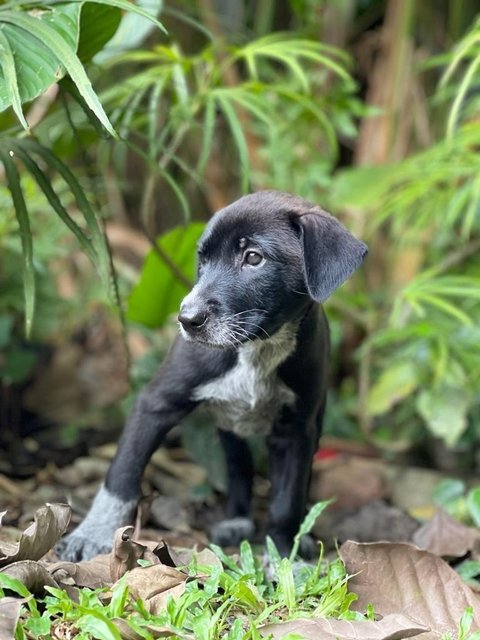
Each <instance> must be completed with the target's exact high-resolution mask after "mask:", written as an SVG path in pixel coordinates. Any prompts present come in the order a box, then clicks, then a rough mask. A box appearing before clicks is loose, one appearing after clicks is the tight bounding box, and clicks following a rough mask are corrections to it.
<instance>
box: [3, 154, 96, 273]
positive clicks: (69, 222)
mask: <svg viewBox="0 0 480 640" xmlns="http://www.w3.org/2000/svg"><path fill="white" fill-rule="evenodd" d="M12 149H13V150H14V152H15V155H17V156H18V157H19V158H20V159H21V160H22V162H23V164H24V165H25V167H26V168H27V169H28V171H29V172H30V173H31V174H32V176H33V177H34V178H35V180H36V182H37V184H38V186H39V187H40V189H41V190H42V191H43V193H44V194H45V197H46V198H47V200H48V202H49V203H50V205H51V206H52V208H53V209H54V210H55V212H56V213H57V214H58V216H59V218H60V219H61V220H62V222H63V223H64V224H65V225H66V226H67V227H68V228H69V229H70V231H71V232H72V233H73V234H74V235H75V237H76V238H77V240H78V242H79V244H80V246H81V247H82V249H83V251H84V252H85V253H86V254H87V256H88V257H89V258H90V260H91V261H92V263H93V264H95V263H96V262H97V254H96V252H95V248H94V246H93V244H92V242H91V240H90V239H89V238H88V237H87V236H86V235H85V233H84V232H83V229H81V227H79V226H78V224H77V223H76V222H75V220H73V218H71V217H70V215H69V214H68V211H67V210H66V209H65V207H64V206H63V205H62V203H61V202H60V199H59V197H58V196H57V194H56V193H55V191H54V190H53V189H52V186H51V184H50V181H49V179H48V178H47V176H46V175H45V173H44V172H43V171H42V170H41V169H40V167H39V166H38V164H37V163H36V162H35V161H34V160H33V159H32V158H31V157H30V156H29V155H28V153H26V152H25V150H24V149H22V147H21V146H20V145H19V144H15V143H12Z"/></svg>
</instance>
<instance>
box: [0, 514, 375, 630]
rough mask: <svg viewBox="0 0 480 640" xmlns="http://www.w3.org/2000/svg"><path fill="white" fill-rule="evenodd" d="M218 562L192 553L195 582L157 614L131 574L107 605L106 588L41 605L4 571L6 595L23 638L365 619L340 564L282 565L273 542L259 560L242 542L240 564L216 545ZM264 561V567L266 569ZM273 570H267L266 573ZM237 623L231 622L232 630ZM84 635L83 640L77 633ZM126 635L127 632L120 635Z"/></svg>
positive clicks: (62, 595) (61, 594)
mask: <svg viewBox="0 0 480 640" xmlns="http://www.w3.org/2000/svg"><path fill="white" fill-rule="evenodd" d="M328 504H329V502H324V503H319V504H317V505H315V507H314V508H313V509H312V511H311V512H310V513H309V515H308V516H307V518H306V519H305V521H304V523H303V525H302V527H301V530H300V532H299V534H298V536H297V539H296V543H298V540H299V538H300V536H301V535H302V534H304V533H308V532H309V530H310V529H311V527H312V526H313V524H314V522H315V520H316V518H317V517H318V516H319V515H320V514H321V512H322V511H323V510H324V509H325V507H326V506H327V505H328ZM213 549H214V551H215V554H216V556H217V562H216V563H213V564H208V565H202V564H201V563H200V562H199V561H198V560H197V556H196V555H195V554H194V555H193V558H192V560H191V562H190V564H189V565H188V566H187V567H185V571H186V572H187V573H188V575H189V577H190V579H189V581H188V582H187V585H186V589H185V593H184V594H183V595H181V596H180V597H178V598H176V599H173V598H172V597H170V598H169V599H168V600H167V603H166V606H165V608H164V610H163V611H161V612H159V613H158V614H151V613H149V611H148V610H147V608H146V606H145V604H144V603H143V602H142V601H141V600H134V599H133V598H132V597H131V595H130V594H129V593H128V588H127V586H126V583H125V579H126V576H125V577H124V578H122V579H121V580H120V581H118V582H117V583H116V584H115V585H114V587H113V589H112V596H111V598H109V599H106V598H105V597H104V594H105V591H106V590H101V589H97V590H91V589H86V588H83V589H79V590H78V599H75V600H74V599H71V598H70V596H69V595H68V594H67V593H66V592H65V591H62V590H60V589H56V588H52V587H46V591H47V592H48V595H47V596H46V597H45V598H44V599H43V600H40V601H39V602H38V604H37V602H36V601H35V599H34V598H33V596H32V595H31V594H30V593H29V592H28V590H27V589H26V588H25V586H24V585H22V584H21V583H20V582H18V581H17V580H14V579H12V578H9V577H8V576H5V575H4V574H1V573H0V589H1V590H3V591H0V596H3V595H4V594H5V590H9V591H10V592H12V591H13V592H14V593H16V594H18V595H20V596H22V597H24V598H26V599H27V600H26V603H25V605H24V606H23V608H22V610H23V611H22V615H21V620H20V622H19V624H18V627H17V637H18V638H22V637H24V636H23V634H24V633H25V632H27V633H28V635H29V637H33V638H40V637H42V636H45V635H49V634H50V635H55V630H56V629H57V628H59V627H63V628H71V630H72V632H74V633H75V634H76V637H78V638H81V639H85V640H86V639H87V638H106V639H108V640H119V638H120V637H121V635H120V630H119V626H118V625H119V619H122V620H123V621H124V627H123V629H124V631H125V629H128V632H129V633H136V634H138V635H139V636H140V637H142V638H147V639H149V638H152V637H154V636H155V632H156V631H157V630H159V629H163V630H164V631H165V632H168V633H169V634H171V635H172V636H173V637H179V638H184V637H191V636H192V634H193V636H194V637H197V638H204V639H206V640H207V639H208V640H216V639H217V638H230V639H231V640H234V639H235V638H242V639H243V640H250V639H251V640H256V639H257V638H259V637H260V635H259V630H258V629H259V627H260V626H262V625H264V624H268V623H273V622H281V621H284V620H287V619H293V618H298V617H302V618H305V617H336V618H340V619H346V620H364V619H367V618H365V617H364V616H362V615H360V614H358V613H354V612H352V611H350V605H351V604H352V602H353V601H354V600H355V599H356V596H355V595H354V594H352V593H349V592H348V588H347V587H348V576H347V574H346V572H345V567H344V565H343V563H342V562H341V561H340V560H339V559H337V560H334V561H332V562H327V561H326V560H325V559H324V558H323V556H322V554H321V553H320V557H319V559H318V561H317V563H316V564H312V565H310V564H306V563H298V562H297V559H296V557H294V555H293V554H294V552H295V549H294V550H293V551H292V555H291V557H290V558H283V559H280V557H279V554H278V551H277V550H276V548H275V546H274V544H273V542H272V541H271V540H269V542H268V557H267V558H266V559H265V558H264V561H263V562H261V561H260V560H259V559H258V558H257V557H256V556H255V554H254V552H253V550H252V547H251V545H250V544H249V543H248V542H243V543H242V545H241V547H240V555H239V557H238V559H237V560H234V559H233V558H231V557H230V556H228V555H226V554H225V553H224V552H223V551H222V550H221V549H220V548H217V547H213ZM265 560H266V565H265ZM266 566H267V569H268V570H267V571H266V569H265V567H266ZM232 621H233V624H232ZM77 634H78V635H77ZM122 635H123V634H122Z"/></svg>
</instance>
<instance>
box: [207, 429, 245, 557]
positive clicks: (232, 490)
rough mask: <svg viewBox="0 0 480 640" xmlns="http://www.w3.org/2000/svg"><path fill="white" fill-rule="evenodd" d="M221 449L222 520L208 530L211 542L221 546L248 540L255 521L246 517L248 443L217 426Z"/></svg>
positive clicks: (233, 544)
mask: <svg viewBox="0 0 480 640" xmlns="http://www.w3.org/2000/svg"><path fill="white" fill-rule="evenodd" d="M220 441H221V443H222V445H223V448H224V451H225V462H226V467H227V478H228V499H227V504H226V508H225V515H226V518H225V520H221V521H220V522H217V523H216V524H215V525H214V526H213V527H212V529H211V531H210V538H211V540H212V542H214V543H215V544H218V545H220V546H223V547H230V546H236V545H238V544H239V543H240V542H241V541H242V540H251V539H252V538H253V535H254V533H255V525H254V523H253V521H252V520H251V519H250V503H251V498H252V485H253V471H254V470H253V461H252V454H251V451H250V447H249V446H248V443H247V442H246V441H245V440H243V439H242V438H239V437H238V436H236V435H235V434H234V433H231V432H230V431H223V430H220Z"/></svg>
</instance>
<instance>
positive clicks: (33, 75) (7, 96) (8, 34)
mask: <svg viewBox="0 0 480 640" xmlns="http://www.w3.org/2000/svg"><path fill="white" fill-rule="evenodd" d="M81 8H82V5H81V4H80V3H72V4H58V5H55V6H52V7H49V8H48V9H47V10H45V11H43V12H37V13H36V14H35V15H36V17H35V18H32V17H31V16H29V15H28V14H27V13H24V12H19V11H15V12H14V11H7V10H5V9H3V10H1V11H0V31H1V33H2V34H3V37H4V39H6V40H7V42H8V45H9V46H10V49H11V51H12V52H13V57H14V62H15V69H16V76H17V77H16V80H17V84H18V92H19V97H20V100H21V102H22V103H23V102H28V101H29V100H32V99H33V98H35V97H37V96H38V95H40V93H42V92H43V91H45V89H46V88H47V87H49V86H50V85H52V84H54V83H55V82H58V80H60V78H62V77H63V76H64V75H65V67H64V66H63V64H62V61H61V60H60V59H59V57H58V55H56V54H54V53H53V52H52V50H51V48H50V47H49V46H48V44H47V43H46V42H44V40H43V38H42V37H41V36H40V33H38V34H35V33H34V32H33V33H32V29H33V30H34V28H35V26H36V25H41V26H46V27H47V28H48V30H49V32H50V33H51V34H52V32H53V35H54V36H57V38H58V40H60V41H62V42H63V44H64V46H65V47H69V49H70V50H71V51H75V50H76V48H77V42H78V34H79V19H80V11H81ZM22 18H27V19H28V21H29V24H31V22H32V21H33V26H31V28H30V29H28V28H25V25H24V24H23V22H22ZM4 71H5V69H4V68H2V71H1V75H0V111H3V110H4V109H6V108H7V107H9V106H10V105H11V104H12V98H13V96H12V92H11V90H9V82H8V78H6V77H5V73H4ZM10 82H11V81H10Z"/></svg>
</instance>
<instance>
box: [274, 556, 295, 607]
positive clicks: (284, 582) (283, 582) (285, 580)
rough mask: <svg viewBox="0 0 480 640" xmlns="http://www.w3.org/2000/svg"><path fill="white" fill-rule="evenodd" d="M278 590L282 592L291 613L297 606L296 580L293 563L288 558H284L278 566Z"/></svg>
mask: <svg viewBox="0 0 480 640" xmlns="http://www.w3.org/2000/svg"><path fill="white" fill-rule="evenodd" d="M278 590H279V592H280V593H281V594H282V596H283V598H284V600H285V604H286V606H287V609H288V610H289V612H290V613H291V612H292V611H293V609H294V608H295V605H296V601H295V581H294V579H293V569H292V563H291V562H290V560H289V559H288V558H282V561H281V562H280V566H279V568H278Z"/></svg>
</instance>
